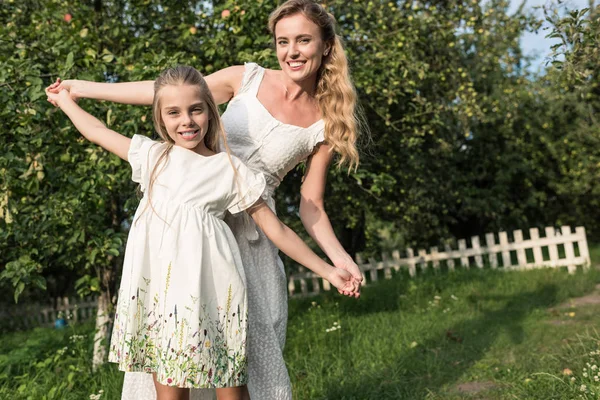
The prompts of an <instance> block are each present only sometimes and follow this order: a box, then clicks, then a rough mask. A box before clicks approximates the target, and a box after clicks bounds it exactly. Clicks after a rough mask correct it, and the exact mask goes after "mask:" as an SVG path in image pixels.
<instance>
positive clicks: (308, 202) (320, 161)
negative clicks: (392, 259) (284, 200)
mask: <svg viewBox="0 0 600 400" xmlns="http://www.w3.org/2000/svg"><path fill="white" fill-rule="evenodd" d="M329 149H330V147H329V145H327V144H321V145H320V146H319V147H318V148H317V151H316V152H315V153H314V154H313V155H312V156H311V157H310V158H309V159H308V162H307V169H306V175H305V176H304V182H303V183H302V187H301V188H300V219H301V220H302V224H303V225H304V227H305V228H306V231H307V232H308V234H309V235H310V236H311V237H312V238H313V239H314V240H315V242H317V244H318V245H319V247H320V248H321V249H322V250H323V251H324V252H325V254H327V257H329V259H330V260H331V262H333V265H335V266H336V267H337V268H342V269H344V270H346V271H348V272H350V273H351V274H352V276H353V277H354V279H355V280H356V281H357V282H359V283H360V282H362V274H361V272H360V270H359V268H358V266H357V265H356V263H355V262H354V261H353V260H352V257H350V255H349V254H348V253H347V252H346V250H344V247H343V246H342V244H341V243H340V242H339V240H338V239H337V237H336V236H335V232H334V231H333V228H332V226H331V222H330V221H329V217H328V216H327V212H326V211H325V204H324V201H323V196H324V194H325V184H326V183H327V170H328V169H329V164H330V163H331V159H332V157H333V154H332V153H331V152H330V151H329Z"/></svg>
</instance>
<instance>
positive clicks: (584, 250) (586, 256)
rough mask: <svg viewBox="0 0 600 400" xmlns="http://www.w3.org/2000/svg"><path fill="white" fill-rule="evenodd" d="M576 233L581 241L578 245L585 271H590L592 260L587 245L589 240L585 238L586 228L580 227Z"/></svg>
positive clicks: (576, 229)
mask: <svg viewBox="0 0 600 400" xmlns="http://www.w3.org/2000/svg"><path fill="white" fill-rule="evenodd" d="M575 233H576V234H577V236H579V241H578V242H577V245H578V247H579V257H581V258H583V260H584V265H583V268H584V269H589V268H590V264H591V260H590V251H589V249H588V245H587V238H586V237H585V228H584V227H583V226H578V227H576V228H575Z"/></svg>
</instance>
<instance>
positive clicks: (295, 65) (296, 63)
mask: <svg viewBox="0 0 600 400" xmlns="http://www.w3.org/2000/svg"><path fill="white" fill-rule="evenodd" d="M304 64H306V61H288V62H287V65H289V66H290V68H292V69H298V68H302V67H303V66H304Z"/></svg>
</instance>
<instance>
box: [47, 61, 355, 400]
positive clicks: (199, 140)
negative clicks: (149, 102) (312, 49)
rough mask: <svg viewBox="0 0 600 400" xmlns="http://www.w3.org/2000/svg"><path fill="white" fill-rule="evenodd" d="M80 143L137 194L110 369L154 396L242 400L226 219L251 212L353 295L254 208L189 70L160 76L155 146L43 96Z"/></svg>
mask: <svg viewBox="0 0 600 400" xmlns="http://www.w3.org/2000/svg"><path fill="white" fill-rule="evenodd" d="M46 93H47V96H48V101H50V102H52V103H53V104H55V105H57V106H58V107H60V108H61V109H62V110H63V111H64V112H65V113H66V114H67V116H68V117H69V118H70V119H71V121H72V122H73V124H74V125H75V127H76V128H77V129H78V130H79V131H80V132H81V134H82V135H83V136H84V137H86V138H87V139H88V140H90V141H92V142H94V143H96V144H99V145H100V146H102V147H103V148H105V149H106V150H108V151H110V152H112V153H114V154H116V155H117V156H119V157H121V158H122V159H124V160H127V161H129V163H130V164H131V167H132V170H133V173H132V179H133V180H134V181H135V182H138V183H139V184H140V185H141V188H142V191H143V193H144V197H143V198H142V200H141V202H140V205H139V207H138V209H137V211H136V213H135V216H134V219H133V224H132V226H131V230H130V233H129V238H128V240H127V248H126V252H125V261H124V267H123V277H122V281H121V287H120V290H119V300H118V305H117V313H116V316H115V326H114V330H113V336H112V341H111V347H110V354H109V360H110V361H112V362H116V363H118V364H119V369H121V370H123V371H138V372H139V371H143V372H151V373H152V374H153V379H154V384H155V387H156V391H157V395H158V399H161V400H162V399H187V398H189V388H216V389H217V396H218V398H219V399H220V400H222V399H241V398H242V397H241V396H242V393H243V388H242V386H243V385H245V384H246V382H247V361H246V326H247V301H246V291H245V274H244V271H243V268H242V262H241V258H240V253H239V249H238V247H237V244H236V241H235V238H234V237H233V235H232V233H231V231H230V230H229V228H228V227H227V225H226V224H225V222H224V221H223V218H224V216H225V214H226V211H229V212H230V213H232V214H236V213H240V212H241V211H244V210H249V213H250V215H251V216H252V218H253V219H254V222H255V223H256V224H257V225H258V227H259V228H261V230H262V231H263V232H264V233H265V234H266V235H267V236H268V237H269V238H270V239H271V240H272V241H273V243H274V244H275V245H277V246H278V247H279V248H280V249H281V250H282V251H284V252H285V253H286V254H288V255H289V256H290V257H291V258H292V259H294V260H296V261H297V262H299V263H301V264H304V265H305V266H307V267H308V268H310V269H311V270H313V271H314V272H316V273H317V274H319V275H320V276H322V277H323V278H325V279H327V280H329V281H330V282H331V283H332V284H333V285H334V286H335V287H337V288H338V290H340V291H342V292H344V293H345V294H348V295H354V292H356V291H357V289H358V288H357V285H356V284H355V283H354V281H353V279H352V276H351V274H350V273H348V272H347V271H345V270H342V269H338V268H334V267H331V266H329V265H328V264H327V263H325V262H324V261H323V260H321V259H320V258H319V257H318V256H317V255H316V254H314V253H313V252H312V251H310V249H309V248H308V247H307V246H306V244H304V242H302V241H301V240H300V238H298V236H296V235H295V234H294V233H293V232H292V231H291V230H290V229H289V228H287V227H286V226H285V225H283V224H282V223H281V222H280V221H279V220H278V219H277V217H276V216H275V215H274V214H273V212H272V211H271V209H270V208H269V207H268V206H267V205H266V204H265V203H264V202H263V201H262V200H261V194H262V193H263V191H264V189H265V185H266V182H265V179H264V177H263V175H262V174H260V173H254V172H252V171H251V170H250V169H248V168H247V167H245V166H244V164H242V163H241V161H239V160H238V159H237V158H236V157H232V156H230V154H229V152H228V151H225V152H222V153H216V148H217V144H218V141H219V140H223V143H224V147H225V149H226V148H227V147H226V146H227V144H226V141H225V137H224V132H223V127H222V124H221V121H220V118H219V114H218V110H217V106H216V103H215V101H214V99H213V97H212V95H211V93H210V90H209V89H208V86H207V84H206V81H205V80H204V79H203V77H202V75H201V74H200V73H199V72H198V71H196V70H195V69H193V68H191V67H177V68H174V69H168V70H166V71H164V72H163V73H162V74H161V75H160V76H159V78H158V79H157V80H156V82H155V84H154V100H153V119H154V125H155V128H156V131H157V132H158V134H159V136H160V137H161V139H162V142H154V141H152V140H150V139H148V138H146V137H143V136H139V135H135V136H134V137H133V139H130V138H128V137H125V136H122V135H121V134H119V133H117V132H114V131H112V130H110V129H108V128H106V127H105V126H104V125H103V124H102V123H101V122H100V121H99V120H98V119H96V118H94V117H93V116H91V115H90V114H88V113H86V112H85V111H83V110H82V109H81V108H79V106H78V105H77V104H76V103H75V102H74V101H73V100H72V99H71V96H70V95H69V93H68V91H66V90H59V91H58V93H54V92H52V91H50V90H47V91H46Z"/></svg>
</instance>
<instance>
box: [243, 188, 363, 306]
mask: <svg viewBox="0 0 600 400" xmlns="http://www.w3.org/2000/svg"><path fill="white" fill-rule="evenodd" d="M248 212H249V213H250V215H251V216H252V218H253V219H254V222H256V225H258V226H259V227H260V229H261V230H262V231H263V232H264V234H265V235H267V237H268V238H269V239H270V240H271V241H272V242H273V244H275V246H277V247H278V248H279V249H280V250H281V251H283V252H284V253H285V254H287V255H288V256H289V257H290V258H292V259H293V260H294V261H296V262H298V263H300V264H302V265H304V266H305V267H307V268H308V269H310V270H311V271H313V272H314V273H316V274H317V275H319V276H320V277H322V278H324V279H327V280H328V281H329V282H331V284H332V285H333V286H335V287H336V288H337V289H338V291H339V292H340V293H342V294H345V295H349V296H355V297H358V296H359V293H358V284H357V283H356V282H355V281H354V280H353V278H352V275H351V274H350V273H349V272H348V271H344V270H342V269H339V268H334V267H332V266H331V265H329V264H328V263H326V262H325V261H323V260H322V259H321V258H320V257H319V256H317V255H316V254H315V253H314V252H313V251H312V250H311V249H310V248H309V247H308V246H307V245H306V243H304V241H303V240H302V239H300V238H299V237H298V235H296V233H294V231H292V230H291V229H290V228H288V227H287V226H286V225H285V224H284V223H283V222H281V221H280V220H279V218H277V216H276V215H275V214H274V213H273V211H271V209H270V208H269V207H268V206H267V205H266V203H264V202H263V201H262V200H259V201H258V203H257V204H256V205H254V206H253V207H252V208H250V209H249V210H248Z"/></svg>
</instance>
